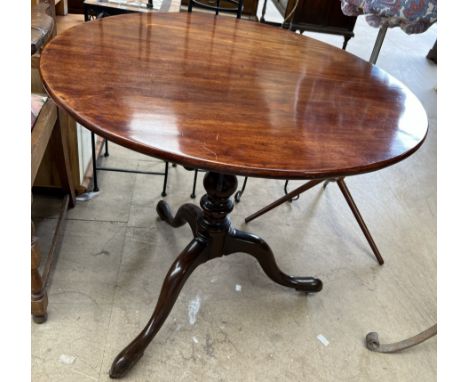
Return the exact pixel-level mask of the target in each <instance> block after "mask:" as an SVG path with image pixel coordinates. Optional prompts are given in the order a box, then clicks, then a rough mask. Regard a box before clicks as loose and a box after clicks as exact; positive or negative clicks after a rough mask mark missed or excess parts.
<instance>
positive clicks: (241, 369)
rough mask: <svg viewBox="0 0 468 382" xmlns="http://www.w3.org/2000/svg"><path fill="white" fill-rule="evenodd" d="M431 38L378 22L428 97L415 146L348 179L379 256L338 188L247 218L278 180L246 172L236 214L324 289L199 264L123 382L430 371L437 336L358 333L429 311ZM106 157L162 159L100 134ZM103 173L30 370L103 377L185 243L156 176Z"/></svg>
mask: <svg viewBox="0 0 468 382" xmlns="http://www.w3.org/2000/svg"><path fill="white" fill-rule="evenodd" d="M270 9H271V7H270ZM271 14H272V16H271V17H274V16H275V15H274V14H273V12H271ZM355 33H356V37H355V38H353V39H352V40H351V41H350V43H349V46H348V50H349V51H350V52H351V53H353V54H355V55H357V56H360V57H362V58H364V59H368V57H369V56H370V52H371V50H372V46H373V43H374V40H375V36H376V34H377V30H375V29H372V28H370V27H368V26H367V24H366V23H365V21H364V20H363V19H362V18H359V19H358V22H357V25H356V28H355ZM314 36H317V37H319V38H320V39H322V40H325V41H328V42H330V43H332V44H334V45H337V46H340V45H341V43H342V40H341V38H340V37H335V36H328V35H314ZM435 40H436V27H433V28H431V29H430V30H429V31H427V32H426V33H424V34H422V35H416V36H407V35H405V34H404V33H403V32H401V31H400V30H389V31H388V33H387V37H386V40H385V42H384V44H383V47H382V51H381V54H380V57H379V60H378V62H377V64H378V65H379V66H381V67H382V68H384V69H385V70H387V71H389V72H390V73H391V74H393V75H394V76H395V77H396V78H398V79H400V80H401V81H403V82H404V83H405V84H407V85H408V86H409V87H410V88H411V89H412V90H413V92H414V93H415V94H416V95H417V96H418V97H419V99H420V100H421V101H422V103H423V105H424V106H425V108H426V111H427V114H428V116H429V122H430V130H429V136H428V138H427V140H426V142H425V144H424V145H423V147H422V148H421V149H420V150H419V151H418V152H417V153H416V154H415V155H413V156H412V157H410V158H409V159H407V160H405V161H404V162H402V163H400V164H397V165H395V166H393V167H390V168H387V169H385V170H382V171H379V172H377V173H371V174H367V175H362V176H356V177H352V178H349V179H348V185H349V188H350V189H351V191H352V193H353V195H354V198H355V200H356V202H357V203H358V205H359V207H360V208H361V212H362V214H363V216H364V217H365V219H366V221H367V223H368V226H369V227H370V229H371V232H372V233H373V235H374V238H375V240H376V242H377V243H378V245H379V247H380V249H381V252H382V254H383V256H384V258H385V260H386V264H385V265H384V266H383V267H379V266H378V265H377V263H376V261H375V260H374V258H373V257H372V253H371V252H370V249H369V247H368V246H367V243H366V242H365V239H364V238H363V236H362V234H361V232H360V230H359V227H358V226H357V223H356V222H355V220H354V219H353V217H352V214H351V212H350V210H349V209H348V208H347V205H346V203H345V201H344V199H343V197H342V195H341V194H340V193H339V190H338V188H337V186H336V185H334V184H331V185H330V186H329V187H328V188H327V189H326V190H323V189H321V188H317V189H314V190H311V191H309V192H308V193H306V194H304V195H302V196H301V198H300V199H299V200H298V201H296V202H294V203H292V204H291V203H287V204H285V205H282V206H281V207H279V208H277V209H276V210H274V211H272V212H271V213H269V214H268V215H265V216H264V217H262V218H260V219H258V220H256V221H254V222H252V223H250V224H249V225H248V226H246V225H245V224H243V223H242V221H243V218H244V217H246V216H247V215H248V214H250V213H252V212H253V211H255V210H257V209H258V208H260V207H262V206H263V205H265V204H267V203H268V202H270V201H272V200H273V199H275V198H277V197H280V196H281V195H282V186H283V183H282V182H280V181H274V180H262V179H250V180H249V183H248V186H247V190H246V192H245V194H244V197H243V200H242V202H241V203H240V204H238V205H237V207H236V209H235V210H234V213H233V215H232V218H233V221H234V223H235V224H236V225H237V226H238V227H240V228H243V229H245V230H251V231H253V232H255V233H257V234H259V235H261V236H263V237H264V238H265V239H266V240H267V241H268V242H269V244H270V246H271V247H272V248H273V250H274V252H275V254H276V256H277V261H278V263H279V265H280V266H281V267H282V269H283V270H284V271H285V272H287V273H291V274H306V275H309V274H312V275H317V276H319V277H320V278H321V279H322V280H323V281H324V289H323V291H322V292H320V293H318V294H316V295H309V296H305V295H303V294H300V293H296V292H294V291H291V290H289V289H286V288H283V287H281V286H278V285H276V284H274V283H272V282H271V281H270V280H269V279H268V278H267V277H266V276H265V275H264V274H263V272H262V270H261V269H260V267H259V266H258V265H257V263H256V262H255V261H254V260H253V259H252V258H250V257H248V256H244V255H241V254H239V255H233V256H230V257H228V258H222V259H217V260H214V261H211V262H209V263H206V264H205V265H203V266H202V267H200V268H199V269H197V270H196V272H195V273H194V274H193V275H192V277H191V278H190V279H189V281H188V282H187V284H186V285H185V287H184V289H183V290H182V292H181V295H180V297H179V299H178V301H177V303H176V305H175V307H174V309H173V311H172V313H171V315H170V316H169V318H168V320H167V322H166V323H165V325H164V326H163V328H162V329H161V331H160V333H159V334H158V335H157V336H156V338H155V340H154V341H153V342H152V344H151V345H150V346H149V347H148V349H147V351H146V353H145V355H144V357H143V358H142V359H141V361H140V362H139V364H138V366H137V367H135V369H134V370H133V371H132V372H131V373H130V374H129V375H128V376H127V378H126V380H128V381H164V382H166V381H200V382H201V381H229V382H230V381H297V380H301V381H310V380H315V381H376V380H379V381H411V382H414V381H424V382H426V381H435V380H436V345H437V343H436V339H435V338H433V339H431V340H429V341H427V342H426V343H424V344H421V345H419V346H418V347H415V348H412V349H410V350H408V351H405V352H403V353H400V354H395V355H383V354H377V353H371V352H369V351H368V350H367V349H366V348H365V346H364V342H363V341H364V338H365V335H366V334H367V333H368V332H369V331H378V332H379V334H380V337H381V340H382V342H391V341H394V340H400V339H403V338H406V337H409V336H411V335H414V334H416V333H418V332H419V331H422V330H423V329H426V328H428V327H429V326H431V325H433V324H434V323H435V322H436V155H437V150H436V136H437V135H436V128H437V123H436V118H437V112H436V91H435V86H436V84H437V78H436V66H435V65H434V64H432V63H431V62H429V61H427V60H426V58H425V55H426V54H427V52H428V51H429V49H430V48H431V47H432V45H433V43H434V41H435ZM110 153H111V155H110V157H109V158H106V159H104V158H103V159H102V160H103V162H105V164H107V165H115V164H118V163H120V162H122V161H125V162H127V163H131V164H132V167H137V168H140V169H152V170H161V169H162V168H163V162H161V161H159V160H155V159H152V158H148V157H145V156H143V155H139V154H136V153H133V152H130V151H128V150H125V149H123V148H120V147H118V146H115V145H112V144H111V147H110ZM192 176H193V173H191V172H187V171H186V170H185V169H184V168H182V167H180V166H179V167H177V168H170V178H169V189H168V196H167V197H166V200H167V201H168V202H169V203H170V204H171V205H172V206H174V207H176V206H178V205H180V204H182V203H184V202H188V201H190V197H189V195H190V192H191V182H192ZM99 178H100V188H101V192H100V194H99V195H98V196H97V197H96V198H94V199H92V200H89V201H87V202H80V203H79V204H78V205H77V206H76V208H75V209H74V210H72V211H70V213H69V214H68V220H67V222H66V227H65V232H64V238H63V243H62V247H61V252H60V256H59V258H58V262H57V266H56V270H55V273H54V277H53V280H52V284H51V287H50V289H49V301H50V303H49V319H48V321H47V322H46V323H45V324H43V325H36V324H33V323H32V324H31V327H32V380H33V381H35V382H40V381H47V382H51V381H80V382H82V381H88V380H89V381H106V380H108V378H109V377H108V374H107V373H108V370H109V367H110V365H111V362H112V360H113V357H115V355H116V354H117V353H118V352H119V351H120V350H121V349H122V348H123V347H124V346H125V345H127V343H128V342H129V341H130V340H131V339H133V337H134V336H135V335H136V334H137V333H138V332H139V331H140V330H141V329H142V328H143V326H144V324H145V323H146V321H147V320H148V318H149V316H150V314H151V312H152V310H153V307H154V305H155V303H156V299H157V296H158V293H159V288H160V286H161V283H162V280H163V278H164V276H165V274H166V271H167V270H168V268H169V266H170V264H171V262H172V261H173V259H174V258H175V256H176V255H177V253H178V251H180V250H181V249H182V248H183V247H184V246H185V244H186V243H187V241H188V240H189V239H190V230H189V228H188V227H183V228H179V229H177V230H176V229H172V228H170V227H168V226H167V225H166V224H165V223H162V222H161V221H158V220H157V219H156V214H155V205H156V203H157V201H158V200H160V192H161V189H162V181H163V179H162V177H160V176H149V175H137V174H122V173H112V172H100V173H99ZM300 183H301V182H293V185H292V186H291V187H294V185H296V184H300ZM197 194H198V196H201V195H202V184H201V181H199V184H198V189H197ZM50 204H51V203H49V202H47V203H46V202H42V203H38V205H36V206H35V211H34V217H35V220H36V221H37V222H38V227H39V233H40V235H41V236H42V237H46V236H47V234H48V232H49V230H50V226H51V225H52V224H51V223H52V222H53V213H51V212H49V211H48V209H47V208H45V207H47V206H49V205H50ZM239 286H240V287H239ZM320 334H322V335H323V336H325V337H326V339H327V340H328V341H329V344H328V345H327V346H325V345H324V344H323V343H322V342H320V341H319V340H318V339H317V336H318V335H320Z"/></svg>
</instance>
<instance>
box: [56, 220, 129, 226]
mask: <svg viewBox="0 0 468 382" xmlns="http://www.w3.org/2000/svg"><path fill="white" fill-rule="evenodd" d="M51 219H54V218H51ZM65 220H66V221H81V222H95V223H117V224H125V225H127V223H128V221H125V220H101V219H84V218H66V219H65Z"/></svg>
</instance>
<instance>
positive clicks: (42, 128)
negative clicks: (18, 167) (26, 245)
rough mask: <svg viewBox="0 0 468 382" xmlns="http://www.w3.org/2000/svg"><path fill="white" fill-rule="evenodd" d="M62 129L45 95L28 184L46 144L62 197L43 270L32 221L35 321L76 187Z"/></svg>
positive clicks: (42, 314)
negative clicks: (40, 268)
mask: <svg viewBox="0 0 468 382" xmlns="http://www.w3.org/2000/svg"><path fill="white" fill-rule="evenodd" d="M65 130H66V127H65V126H61V125H60V123H59V119H58V111H57V106H56V105H55V103H54V102H53V101H52V100H51V99H47V101H46V102H45V104H44V106H43V107H42V109H41V110H40V113H39V115H38V117H37V119H36V121H35V123H34V125H33V126H32V130H31V184H34V180H35V178H36V176H37V173H38V170H39V165H40V163H41V162H42V159H43V158H44V154H45V152H46V149H47V148H49V150H51V151H52V152H53V154H54V164H55V166H56V168H57V173H58V174H59V177H60V180H61V183H62V187H63V190H64V192H65V197H64V199H63V203H62V209H61V211H60V215H59V217H58V220H57V225H56V228H55V232H54V235H53V239H52V242H51V245H50V249H49V252H48V255H47V258H46V261H45V266H44V270H43V271H42V273H41V272H40V271H39V266H40V263H41V255H40V252H39V246H38V238H37V237H36V235H35V232H34V224H33V223H32V224H31V313H32V317H33V320H34V321H35V322H37V323H42V322H44V321H45V320H46V319H47V304H48V299H47V292H46V288H47V283H48V280H49V275H50V272H51V270H52V267H53V264H54V260H55V258H56V249H57V244H58V237H59V232H60V229H61V227H62V225H63V221H64V219H65V215H66V211H67V210H68V208H70V207H73V206H74V205H75V190H74V188H73V186H72V181H71V171H70V163H69V157H68V153H67V144H66V140H65V133H66V132H65Z"/></svg>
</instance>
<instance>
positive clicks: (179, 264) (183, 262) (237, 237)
mask: <svg viewBox="0 0 468 382" xmlns="http://www.w3.org/2000/svg"><path fill="white" fill-rule="evenodd" d="M203 184H204V186H205V189H206V192H207V193H206V195H204V196H203V197H202V199H201V202H200V205H201V207H202V208H199V207H197V206H195V205H193V204H184V205H182V206H181V207H180V208H179V209H178V211H177V213H176V214H175V215H173V214H172V213H171V210H170V208H169V206H168V205H167V203H166V202H164V201H160V202H159V203H158V205H157V208H156V210H157V213H158V215H159V217H160V218H161V219H162V220H163V221H165V222H166V223H168V224H169V225H171V226H172V227H180V226H182V225H184V224H185V223H188V224H189V225H190V228H191V229H192V233H193V236H194V237H193V239H192V241H191V242H190V243H189V244H188V245H187V247H185V249H184V250H183V251H182V253H181V254H180V255H179V257H177V258H176V260H175V261H174V263H173V264H172V266H171V268H170V269H169V272H168V273H167V276H166V278H165V280H164V282H163V285H162V288H161V293H160V295H159V299H158V302H157V304H156V308H155V310H154V312H153V315H152V316H151V318H150V320H149V321H148V323H147V324H146V326H145V328H144V329H143V330H142V332H141V333H140V334H139V335H138V336H137V337H136V338H135V339H134V340H133V341H132V342H131V343H130V344H129V345H128V346H127V347H126V348H125V349H123V350H122V351H121V352H120V353H119V354H118V355H117V357H116V358H115V360H114V362H113V364H112V367H111V370H110V373H109V374H110V377H111V378H120V377H123V376H124V375H125V374H126V373H127V372H128V371H129V370H130V369H131V368H132V367H133V366H134V365H135V364H136V363H137V362H138V360H139V359H140V358H141V357H142V355H143V353H144V351H145V349H146V347H147V346H148V345H149V344H150V342H151V341H152V339H153V338H154V336H155V335H156V334H157V332H158V331H159V329H160V328H161V326H162V325H163V323H164V321H165V320H166V318H167V317H168V315H169V313H170V312H171V310H172V307H173V306H174V303H175V302H176V300H177V297H178V295H179V293H180V291H181V289H182V287H183V285H184V283H185V282H186V280H187V279H188V277H189V276H190V274H191V273H192V272H193V271H194V270H195V269H196V268H197V267H198V266H199V265H201V264H203V263H205V262H207V261H209V260H211V259H215V258H217V257H221V256H227V255H230V254H233V253H236V252H243V253H247V254H249V255H251V256H253V257H254V258H256V259H257V261H258V262H259V263H260V266H261V267H262V269H263V271H264V272H265V273H266V275H267V276H268V277H269V278H270V279H271V280H273V281H274V282H276V283H278V284H280V285H283V286H285V287H289V288H294V289H296V290H298V291H303V292H319V291H320V290H321V289H322V282H321V281H320V280H319V279H317V278H314V277H294V276H289V275H287V274H285V273H283V272H282V271H281V270H280V269H279V267H278V265H277V264H276V261H275V258H274V255H273V252H272V251H271V249H270V247H269V246H268V244H267V243H266V242H265V241H264V240H263V239H261V238H260V237H258V236H256V235H253V234H250V233H246V232H242V231H239V230H237V229H235V228H234V227H233V226H232V225H231V221H230V219H229V218H228V215H229V213H230V212H231V211H232V209H233V207H234V203H233V201H232V199H231V196H232V194H234V192H235V191H236V189H237V179H236V177H235V176H233V175H223V174H219V173H215V172H207V173H206V175H205V178H204V180H203Z"/></svg>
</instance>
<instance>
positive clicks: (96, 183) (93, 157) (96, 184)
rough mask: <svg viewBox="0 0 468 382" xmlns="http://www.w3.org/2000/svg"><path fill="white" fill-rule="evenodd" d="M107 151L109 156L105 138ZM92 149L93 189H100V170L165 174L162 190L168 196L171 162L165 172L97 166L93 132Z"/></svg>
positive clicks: (106, 155)
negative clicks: (98, 175)
mask: <svg viewBox="0 0 468 382" xmlns="http://www.w3.org/2000/svg"><path fill="white" fill-rule="evenodd" d="M104 144H105V153H104V156H105V157H108V156H109V148H108V143H107V139H106V140H105V143H104ZM91 150H92V153H91V155H92V164H93V191H94V192H97V191H99V186H98V179H97V172H98V171H113V172H126V173H132V174H147V175H164V185H163V190H162V192H161V196H166V195H167V193H166V187H167V177H168V176H169V163H168V162H166V167H165V171H164V172H156V171H139V170H128V169H124V168H112V167H98V166H97V159H96V142H95V134H94V133H93V132H91Z"/></svg>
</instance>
